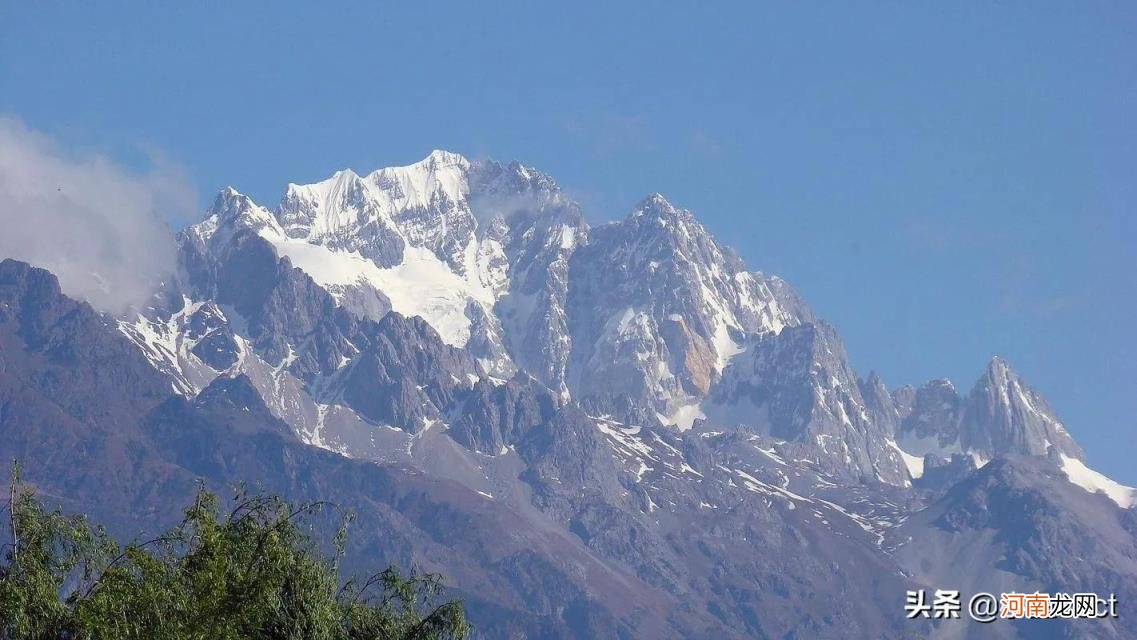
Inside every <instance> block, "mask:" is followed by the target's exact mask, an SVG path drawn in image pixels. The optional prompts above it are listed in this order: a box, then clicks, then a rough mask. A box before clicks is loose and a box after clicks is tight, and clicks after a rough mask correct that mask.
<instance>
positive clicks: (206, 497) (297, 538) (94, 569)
mask: <svg viewBox="0 0 1137 640" xmlns="http://www.w3.org/2000/svg"><path fill="white" fill-rule="evenodd" d="M12 486H13V488H12V492H11V500H10V501H9V505H8V506H9V510H10V513H9V520H10V523H11V525H12V526H11V527H10V537H11V538H12V540H10V541H7V543H6V544H5V546H4V553H3V554H2V555H3V558H2V560H0V640H56V639H76V640H80V639H81V640H87V639H90V640H104V639H105V640H125V639H139V640H141V639H146V640H166V639H169V640H175V639H176V640H235V639H238V638H240V639H246V638H250V639H266V640H268V639H282V640H283V639H295V640H301V639H304V640H428V639H429V640H451V639H457V638H465V637H466V636H467V634H468V631H469V629H468V625H467V623H466V619H465V613H464V609H463V606H462V604H461V603H460V602H456V601H448V602H442V603H438V600H439V599H440V598H441V595H442V590H443V587H442V585H441V583H440V581H439V578H438V576H435V575H430V574H414V573H412V574H410V575H403V574H402V573H400V572H399V571H398V570H396V569H394V568H388V569H386V570H384V571H382V572H380V573H377V574H375V575H372V576H370V577H368V578H366V579H363V580H357V579H348V580H346V581H345V580H343V579H341V575H340V574H341V567H340V560H341V559H342V557H343V549H344V545H345V541H346V531H347V522H348V519H347V518H345V519H344V520H343V524H342V525H341V527H340V529H339V533H338V534H337V535H336V537H335V540H334V543H333V545H332V546H333V548H334V551H332V552H330V553H322V552H321V551H320V550H319V548H318V546H317V545H316V544H314V542H313V540H312V539H311V537H310V536H309V535H307V534H306V533H305V530H304V528H303V526H302V525H303V522H304V520H305V519H306V518H308V517H309V516H312V515H313V514H315V513H316V512H318V511H320V510H322V509H325V508H327V507H328V505H326V504H319V503H317V504H305V505H299V506H294V505H290V504H288V503H287V502H285V501H284V500H282V499H280V498H278V497H275V496H269V495H260V494H249V493H247V492H244V491H238V492H237V494H236V496H235V499H234V500H233V502H232V507H231V508H227V509H223V508H222V506H221V501H220V500H219V498H218V497H217V496H216V495H214V494H211V493H209V492H208V491H206V490H205V489H204V488H201V489H199V490H198V492H197V495H196V497H195V499H194V501H193V504H192V505H190V506H189V508H187V509H186V510H185V516H184V518H183V520H182V521H181V523H180V524H179V525H178V526H176V527H174V528H173V529H171V530H170V531H167V532H165V533H163V534H162V535H159V536H157V537H156V538H154V539H152V540H149V541H146V542H136V543H132V544H128V545H126V546H125V547H120V546H119V545H118V544H117V543H116V542H115V541H114V540H113V539H112V538H111V537H110V536H109V535H107V533H106V532H105V530H103V529H102V528H101V527H97V526H93V525H91V524H90V523H88V521H87V519H86V518H85V517H83V516H68V515H65V514H64V513H63V512H62V511H61V510H59V509H55V510H49V509H47V508H46V507H45V506H44V505H43V504H42V503H41V502H40V500H39V499H38V497H37V496H36V494H35V492H34V490H32V489H31V488H29V487H27V486H25V485H22V484H20V482H19V479H18V476H17V477H14V478H13V484H12ZM6 533H8V532H6Z"/></svg>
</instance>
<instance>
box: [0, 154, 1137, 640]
mask: <svg viewBox="0 0 1137 640" xmlns="http://www.w3.org/2000/svg"><path fill="white" fill-rule="evenodd" d="M179 265H180V273H179V275H178V277H177V278H176V280H174V281H171V282H168V283H166V285H165V288H164V289H163V290H162V291H160V292H158V294H157V295H156V296H155V298H154V300H153V304H152V305H150V306H149V308H148V309H146V310H145V311H143V312H138V313H134V314H132V315H130V316H128V317H124V318H118V319H111V318H106V317H103V316H100V315H98V314H96V313H95V312H94V311H92V310H91V309H90V308H89V307H86V306H85V305H83V304H81V303H76V302H74V301H70V300H67V299H66V298H65V297H63V296H62V295H60V293H59V291H58V287H57V286H56V285H55V284H54V279H53V278H52V276H51V275H50V274H47V273H45V272H42V271H39V270H37V269H34V268H31V267H29V266H28V265H22V264H19V263H15V262H12V261H5V262H4V263H3V264H2V265H0V394H3V395H2V397H0V430H3V431H2V433H3V435H4V436H5V437H4V439H3V440H2V441H0V454H2V455H3V456H4V457H6V458H8V459H10V458H12V457H19V458H21V459H22V460H24V461H25V462H26V463H27V462H28V461H34V464H38V465H39V467H40V470H41V473H39V474H38V476H37V480H36V481H37V482H38V483H42V484H43V486H45V487H49V488H50V490H51V492H52V494H53V495H58V496H61V498H62V499H64V500H65V501H67V504H69V505H70V506H76V505H90V504H95V502H93V500H94V498H93V496H94V495H95V494H94V493H92V491H94V490H95V489H96V488H97V489H98V491H99V492H101V495H103V496H110V498H107V499H106V500H104V499H103V498H102V497H101V498H100V502H99V503H98V504H103V503H104V502H105V503H106V505H107V506H106V507H105V509H104V511H105V513H106V515H107V517H108V518H110V519H112V520H114V521H115V522H116V523H118V525H119V526H120V527H121V530H123V531H130V530H131V528H132V527H137V526H138V525H140V524H142V523H145V522H146V521H147V519H148V518H152V517H158V516H160V515H162V514H166V515H169V514H168V513H167V511H168V509H166V506H168V504H169V503H170V502H171V501H174V502H176V500H175V499H176V498H177V497H178V496H180V495H183V494H186V493H187V492H188V491H190V490H192V485H193V479H194V478H196V477H204V478H206V479H207V480H208V481H210V482H213V483H216V484H217V485H219V486H221V485H224V484H225V483H230V482H236V481H241V480H245V481H253V480H259V481H263V482H264V483H265V484H266V486H268V487H269V488H277V489H278V490H280V491H282V492H285V493H287V494H288V495H290V496H297V497H299V496H311V495H316V494H321V493H322V494H325V495H326V494H329V493H331V494H335V495H336V496H337V499H341V498H342V499H344V500H346V501H347V502H349V503H350V504H351V505H352V506H353V507H354V508H356V509H357V510H359V511H360V512H361V513H362V514H364V515H363V518H364V520H365V522H366V523H367V527H366V533H365V535H364V540H363V542H362V543H361V547H360V548H359V549H357V550H356V552H357V553H358V554H359V557H360V558H363V559H369V560H371V561H379V560H381V561H399V562H403V563H407V562H412V561H413V562H425V563H426V564H425V566H427V567H428V568H433V569H437V570H440V571H442V572H444V573H446V574H447V575H448V576H451V577H452V578H453V580H454V582H455V584H456V585H457V588H458V589H459V590H461V591H462V592H463V593H465V594H467V595H468V597H470V598H471V601H472V603H473V604H474V605H475V608H476V616H478V618H477V619H478V620H480V624H481V625H482V627H481V628H482V629H483V630H484V631H485V634H486V635H487V636H488V637H503V638H504V637H518V636H519V635H520V636H525V637H549V638H561V637H580V638H585V637H644V638H648V637H650V638H656V637H723V638H731V637H811V638H813V637H816V638H825V637H834V638H837V637H850V636H856V637H906V636H910V635H911V634H913V633H915V634H917V635H922V634H924V633H925V632H932V631H936V632H937V633H938V632H939V631H937V629H938V628H931V627H920V626H912V625H913V624H914V623H910V622H906V621H905V620H903V607H902V605H903V594H902V593H901V592H902V591H904V590H905V589H906V588H913V587H914V586H918V585H931V584H934V585H935V586H950V585H949V584H948V583H957V584H960V585H967V586H969V587H972V586H973V587H975V588H979V587H981V586H984V585H986V584H988V583H990V584H992V585H995V586H998V585H1010V586H1016V587H1022V588H1024V589H1025V588H1028V587H1032V586H1034V585H1038V584H1046V585H1055V586H1062V587H1064V588H1066V589H1067V590H1070V591H1075V590H1098V591H1110V590H1113V591H1117V592H1119V593H1130V592H1132V589H1133V585H1134V584H1135V583H1137V569H1134V568H1133V567H1132V566H1130V565H1131V562H1130V561H1129V560H1126V558H1129V559H1131V557H1132V549H1131V548H1132V545H1133V538H1132V535H1133V531H1134V528H1133V526H1132V519H1133V516H1132V514H1133V510H1132V509H1131V507H1132V505H1133V504H1135V503H1137V493H1134V492H1133V491H1132V490H1131V489H1129V488H1127V487H1123V486H1121V485H1118V484H1117V483H1113V482H1112V481H1110V480H1109V479H1108V478H1105V477H1104V476H1101V475H1100V474H1096V473H1095V472H1093V471H1092V470H1091V469H1089V467H1087V466H1086V465H1085V461H1084V456H1083V454H1082V452H1081V450H1080V449H1079V448H1078V446H1077V445H1076V444H1075V443H1074V441H1073V439H1072V438H1071V437H1070V435H1069V432H1068V431H1067V430H1066V428H1065V426H1064V425H1063V424H1062V423H1061V422H1060V421H1059V419H1058V418H1057V417H1056V415H1055V414H1054V412H1053V411H1052V410H1051V409H1050V408H1049V407H1048V406H1047V404H1046V402H1045V400H1044V399H1043V398H1042V397H1041V396H1040V394H1038V392H1037V391H1034V390H1032V389H1031V388H1030V387H1029V386H1028V385H1027V384H1026V383H1025V382H1024V381H1023V380H1022V378H1021V377H1020V376H1018V375H1017V374H1016V373H1014V372H1013V371H1012V370H1011V369H1010V368H1009V366H1008V365H1007V364H1006V363H1005V362H1004V361H1002V360H1001V359H997V358H996V359H994V360H992V362H991V363H990V365H989V366H988V368H987V370H986V372H985V373H984V374H983V375H982V376H981V377H980V379H979V381H978V382H977V383H976V384H975V386H974V387H973V388H972V390H971V391H970V392H969V393H967V394H966V395H961V394H959V393H958V392H957V391H956V389H955V387H954V386H953V385H952V384H951V383H950V382H948V381H946V380H933V381H931V382H929V383H927V384H925V385H923V386H921V387H919V388H912V387H901V388H899V389H896V390H894V391H891V392H890V391H888V389H887V386H886V385H885V383H884V381H883V380H881V379H880V377H879V376H877V375H875V374H870V375H868V376H867V377H864V378H861V377H859V376H858V375H857V373H856V370H855V369H854V367H853V364H852V363H851V362H850V361H849V357H848V355H847V353H846V352H845V349H844V347H843V345H842V343H841V340H840V337H839V335H838V333H837V331H836V330H835V329H834V328H833V327H831V326H830V325H828V324H826V323H825V322H824V321H823V320H821V319H819V318H817V317H816V316H815V315H814V314H813V313H812V312H811V311H810V310H809V308H808V306H807V305H806V304H805V303H804V302H803V301H802V300H801V298H800V297H799V296H798V295H797V294H796V293H795V292H794V291H793V289H792V288H791V287H790V286H789V285H788V284H787V283H785V282H784V281H782V280H780V279H778V278H776V277H771V276H765V275H762V274H759V273H756V272H751V271H748V270H747V269H746V267H745V265H743V263H742V261H741V260H740V259H739V258H738V257H737V256H736V255H735V254H734V253H733V252H731V251H730V250H729V249H728V248H726V247H724V246H722V245H720V244H719V243H718V242H717V241H716V240H715V239H714V238H713V237H712V236H711V235H710V234H709V233H708V232H707V230H706V229H705V228H703V227H702V225H700V224H699V223H698V221H697V220H696V218H695V217H694V215H693V214H692V213H691V212H689V211H685V210H683V209H681V208H678V207H676V206H674V205H673V204H671V203H670V202H668V201H667V200H666V199H665V198H663V197H662V196H660V195H652V196H650V197H648V198H646V199H645V200H644V201H642V202H641V203H640V204H639V205H637V206H636V207H635V208H634V209H633V211H632V212H631V214H630V215H628V216H627V217H626V218H624V219H622V220H618V221H615V222H610V223H607V224H602V225H597V226H590V225H588V224H587V223H586V222H585V219H584V217H583V215H582V213H581V211H580V208H579V207H578V206H577V205H576V204H575V203H574V202H573V201H572V200H571V199H570V198H569V197H568V196H567V195H566V194H565V193H563V192H562V191H561V190H560V188H559V187H558V186H557V185H556V183H555V182H554V181H553V180H552V179H551V178H550V177H548V176H546V175H544V174H542V173H540V172H538V171H536V170H534V169H532V168H529V167H525V166H523V165H521V164H518V163H510V164H505V165H503V164H498V163H496V162H492V161H478V162H471V161H468V160H466V159H465V158H462V157H461V156H458V155H456V154H452V153H446V152H435V153H432V154H431V155H430V156H429V157H428V158H426V159H425V160H423V161H421V162H418V163H415V164H413V165H409V166H407V167H396V168H390V169H381V170H379V171H375V172H372V173H370V174H367V175H358V174H355V173H353V172H351V171H342V172H338V173H337V174H335V175H333V176H332V177H331V178H329V179H328V180H325V181H322V182H318V183H315V184H311V185H295V184H292V185H288V187H287V188H286V190H285V193H284V195H283V197H282V198H281V201H280V203H279V204H277V205H276V206H275V207H274V208H272V209H267V208H264V207H262V206H260V205H258V204H256V203H254V202H253V201H252V200H250V199H249V198H247V197H245V196H243V195H241V194H240V193H238V192H237V191H235V190H232V189H226V190H224V191H223V192H222V193H220V194H219V195H218V197H217V198H216V200H215V201H214V203H213V205H212V206H211V207H210V209H209V210H208V211H207V212H206V215H205V217H204V219H203V220H202V221H201V222H200V223H198V224H195V225H192V226H191V227H189V228H187V229H186V230H185V231H184V232H183V233H182V234H181V236H180V255H179ZM25 466H26V467H27V468H29V469H30V468H31V466H32V465H31V464H25ZM121 468H130V469H132V470H133V473H134V475H135V477H137V478H138V481H137V482H136V481H135V480H134V479H132V478H127V477H125V476H123V475H122V474H121V473H119V472H118V471H117V470H119V469H121ZM1051 490H1053V491H1054V492H1056V493H1055V494H1054V495H1056V496H1058V498H1055V499H1050V498H1045V497H1043V493H1044V492H1045V491H1051ZM1091 494H1095V495H1091ZM1086 499H1088V500H1089V501H1086ZM1079 500H1081V502H1079ZM1087 505H1089V506H1087ZM100 508H102V507H100ZM1086 509H1090V510H1091V511H1092V513H1090V512H1088V511H1086ZM1095 523H1098V524H1095ZM1099 525H1100V526H1099ZM992 531H994V532H996V533H995V534H994V535H995V536H996V541H997V544H994V543H991V540H990V538H989V536H990V535H991V534H990V532H992ZM1069 536H1075V537H1077V538H1078V539H1079V540H1090V542H1087V543H1085V544H1089V545H1090V546H1091V547H1093V548H1089V547H1084V548H1083V546H1079V545H1082V544H1083V543H1082V542H1078V543H1077V544H1075V542H1074V538H1071V537H1069ZM1073 547H1078V549H1079V551H1078V552H1079V553H1082V554H1089V553H1099V554H1101V557H1107V558H1111V559H1112V560H1110V561H1109V564H1108V566H1107V565H1105V564H1103V565H1101V566H1098V565H1094V568H1093V569H1092V570H1086V571H1081V570H1079V569H1078V568H1077V567H1076V566H1074V565H1073V564H1071V563H1069V562H1066V561H1065V560H1061V559H1059V558H1057V557H1050V555H1048V554H1051V555H1060V554H1059V551H1060V550H1062V549H1066V548H1073ZM955 548H958V549H960V550H963V549H969V548H974V549H982V550H983V553H985V554H987V555H986V556H984V557H985V558H987V560H989V562H988V561H987V560H984V561H983V562H976V563H971V564H960V565H959V566H958V567H956V570H955V572H954V573H953V572H952V571H949V568H950V567H949V565H946V564H945V565H944V566H940V565H938V564H936V562H931V563H930V564H929V563H922V562H921V560H920V557H921V555H926V554H928V553H932V554H933V555H934V554H939V553H940V552H939V551H936V549H955ZM1041 551H1045V552H1046V553H1045V554H1041V555H1040V552H1041ZM960 553H962V551H961V552H960ZM1028 555H1029V556H1030V557H1032V558H1034V559H1033V560H1031V561H1029V562H1028V561H1026V560H1025V558H1026V557H1027V556H1028ZM988 556H989V557H988ZM1008 559H1010V560H1008ZM372 563H374V562H372ZM945 581H946V582H945ZM992 588H993V587H992ZM898 594H899V595H898ZM1009 629H1010V630H1009V631H1008V633H1010V634H1011V635H1014V634H1019V635H1027V636H1030V635H1031V633H1033V631H1032V630H1031V629H1026V630H1025V631H1024V630H1023V629H1020V628H1018V627H1013V628H1011V627H1009ZM1063 629H1065V628H1063ZM1060 631H1061V633H1067V635H1070V634H1075V631H1077V630H1076V629H1065V630H1060ZM1103 633H1105V634H1106V637H1126V633H1127V632H1126V629H1125V628H1124V627H1108V628H1106V631H1104V632H1103ZM1110 634H1112V635H1110ZM1075 635H1076V634H1075Z"/></svg>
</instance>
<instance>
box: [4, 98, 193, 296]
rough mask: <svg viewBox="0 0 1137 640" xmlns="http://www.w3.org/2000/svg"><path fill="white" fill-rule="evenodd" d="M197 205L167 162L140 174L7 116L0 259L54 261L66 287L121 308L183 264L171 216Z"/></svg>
mask: <svg viewBox="0 0 1137 640" xmlns="http://www.w3.org/2000/svg"><path fill="white" fill-rule="evenodd" d="M196 205H197V197H196V194H195V192H194V190H193V189H192V188H191V187H190V186H189V184H188V182H187V181H186V180H185V178H184V177H182V176H181V175H180V173H179V172H178V171H177V170H176V169H174V168H172V167H170V166H169V165H168V164H167V163H164V162H161V161H155V163H154V166H153V167H151V169H150V170H148V171H146V172H144V173H139V172H134V171H131V170H129V169H127V168H125V167H123V166H121V165H119V164H117V163H115V162H114V161H113V160H111V159H109V158H107V157H104V156H101V155H74V154H68V153H65V152H64V151H62V150H61V149H60V148H59V147H58V146H57V145H56V144H55V143H53V141H52V140H50V139H48V138H47V137H46V136H44V135H42V134H40V133H38V132H35V131H32V130H30V129H28V128H27V127H25V126H24V125H23V124H22V123H21V122H19V121H17V120H14V119H11V118H5V117H0V259H2V258H16V259H18V260H24V261H26V262H29V263H31V264H33V265H35V266H38V267H43V268H46V269H49V270H51V271H52V272H53V273H55V274H56V275H57V276H58V277H59V281H60V285H61V286H62V288H63V291H64V292H65V293H67V294H68V295H70V296H73V297H76V298H82V299H84V300H87V301H88V302H90V303H91V305H92V306H94V307H95V308H97V309H100V310H102V311H108V312H111V313H120V312H122V311H124V310H125V309H126V308H127V307H129V306H130V305H135V304H140V303H142V302H144V301H145V300H146V299H147V298H148V297H149V295H150V294H151V293H152V292H153V291H154V288H155V286H156V285H157V284H158V282H159V281H160V280H161V279H162V278H163V277H164V276H165V275H167V274H169V273H171V272H172V271H173V269H174V261H175V255H176V252H175V246H174V241H173V236H172V234H171V231H170V228H169V225H168V224H167V223H166V222H165V220H166V219H181V218H184V217H186V216H188V215H191V212H192V211H193V210H194V209H195V208H196Z"/></svg>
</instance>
